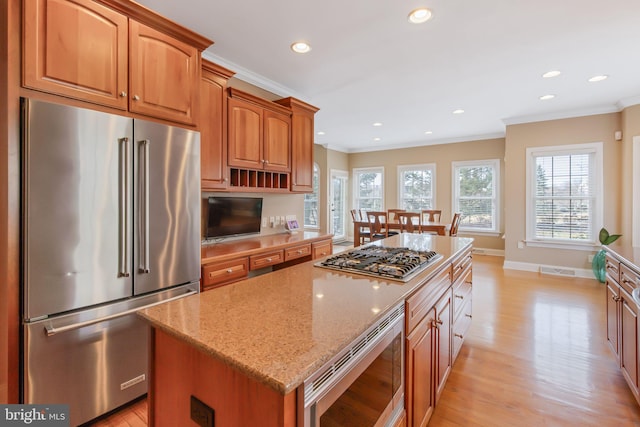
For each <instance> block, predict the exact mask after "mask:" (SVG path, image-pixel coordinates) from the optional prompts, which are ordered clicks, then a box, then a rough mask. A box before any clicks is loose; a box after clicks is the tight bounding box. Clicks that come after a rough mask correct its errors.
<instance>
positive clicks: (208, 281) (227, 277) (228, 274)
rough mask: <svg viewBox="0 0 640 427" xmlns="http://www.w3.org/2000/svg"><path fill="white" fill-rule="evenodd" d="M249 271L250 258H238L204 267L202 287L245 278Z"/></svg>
mask: <svg viewBox="0 0 640 427" xmlns="http://www.w3.org/2000/svg"><path fill="white" fill-rule="evenodd" d="M248 273H249V260H248V258H237V259H233V260H230V261H224V262H218V263H215V264H209V265H205V266H203V267H202V288H203V290H204V289H205V288H210V287H213V286H217V285H223V284H227V283H231V282H235V281H237V280H241V279H244V278H245V277H247V275H248Z"/></svg>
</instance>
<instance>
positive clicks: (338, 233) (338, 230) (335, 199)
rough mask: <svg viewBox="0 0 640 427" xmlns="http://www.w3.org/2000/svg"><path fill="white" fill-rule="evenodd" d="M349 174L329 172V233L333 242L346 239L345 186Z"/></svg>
mask: <svg viewBox="0 0 640 427" xmlns="http://www.w3.org/2000/svg"><path fill="white" fill-rule="evenodd" d="M348 181H349V174H348V173H347V172H345V171H338V170H332V171H331V186H330V191H329V193H330V194H329V232H330V233H333V240H334V241H340V240H344V239H346V238H347V188H348V187H347V185H348Z"/></svg>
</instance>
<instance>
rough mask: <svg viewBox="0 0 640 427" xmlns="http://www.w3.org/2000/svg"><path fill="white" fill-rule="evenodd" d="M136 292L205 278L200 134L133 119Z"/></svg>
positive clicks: (134, 268)
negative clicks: (201, 212) (202, 269)
mask: <svg viewBox="0 0 640 427" xmlns="http://www.w3.org/2000/svg"><path fill="white" fill-rule="evenodd" d="M133 148H134V153H133V156H134V159H135V162H134V165H135V166H134V176H135V178H134V214H133V220H132V222H133V226H134V236H133V237H134V247H133V251H134V261H133V271H134V273H137V275H136V277H135V280H134V294H136V295H139V294H144V293H147V292H152V291H155V290H159V289H164V288H168V287H171V286H175V285H180V284H186V283H189V282H193V281H198V280H199V279H200V240H201V239H200V134H199V133H198V132H192V131H189V130H186V129H182V128H177V127H172V126H167V125H162V124H159V123H152V122H146V121H143V120H135V122H134V138H133Z"/></svg>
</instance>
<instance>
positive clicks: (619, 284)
mask: <svg viewBox="0 0 640 427" xmlns="http://www.w3.org/2000/svg"><path fill="white" fill-rule="evenodd" d="M605 263H606V264H605V265H606V271H607V274H606V276H605V295H606V305H605V310H606V321H607V343H608V344H609V348H611V351H612V352H613V354H614V356H615V357H616V359H617V361H618V363H619V366H620V370H621V371H622V374H623V376H624V378H625V380H626V381H627V384H628V385H629V388H630V389H631V391H632V392H633V395H634V396H635V398H636V400H637V401H638V403H640V378H639V373H640V358H639V355H640V350H639V347H638V345H639V343H640V340H639V339H638V333H640V321H639V319H638V314H639V312H640V310H639V309H638V305H637V304H636V302H635V301H634V299H633V298H632V296H631V293H632V292H633V290H634V289H636V288H637V287H640V271H638V270H636V269H635V268H634V267H633V266H632V265H626V263H625V261H624V260H621V259H616V258H615V257H613V256H612V255H611V253H607V256H606V259H605Z"/></svg>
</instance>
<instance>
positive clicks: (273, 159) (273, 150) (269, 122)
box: [262, 110, 291, 172]
mask: <svg viewBox="0 0 640 427" xmlns="http://www.w3.org/2000/svg"><path fill="white" fill-rule="evenodd" d="M262 119H263V126H264V142H263V143H264V161H265V162H264V168H265V169H266V170H269V171H274V172H289V171H290V170H291V161H290V150H289V147H290V142H291V117H290V116H287V115H286V114H281V113H276V112H275V111H269V110H264V111H263V113H262Z"/></svg>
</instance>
